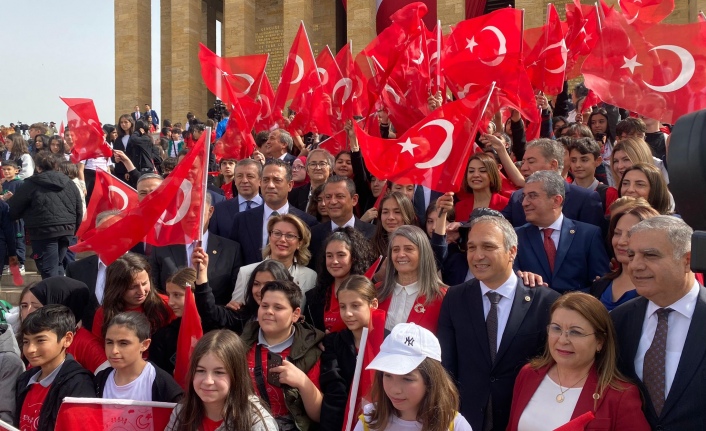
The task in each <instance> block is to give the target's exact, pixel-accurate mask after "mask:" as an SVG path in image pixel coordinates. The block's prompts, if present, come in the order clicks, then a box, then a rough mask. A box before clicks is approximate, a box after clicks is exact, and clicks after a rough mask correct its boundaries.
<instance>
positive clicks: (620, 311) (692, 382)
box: [610, 286, 706, 431]
mask: <svg viewBox="0 0 706 431" xmlns="http://www.w3.org/2000/svg"><path fill="white" fill-rule="evenodd" d="M648 302H649V301H648V300H647V298H644V297H641V296H638V297H637V298H635V299H633V300H630V301H628V302H626V303H625V304H622V305H619V306H618V307H616V308H615V309H614V310H613V311H612V312H611V313H610V317H611V318H612V319H613V323H614V324H615V332H616V335H617V339H616V342H617V344H618V347H619V350H618V369H619V370H620V372H622V373H623V375H624V376H625V377H627V378H628V379H630V380H631V381H633V382H635V383H636V384H637V386H638V387H639V388H640V392H642V397H643V399H644V400H645V401H644V403H643V406H642V410H643V411H644V413H645V417H646V418H647V422H649V424H650V427H652V429H654V430H665V431H667V430H675V431H677V430H679V431H681V430H704V429H706V409H705V408H704V406H705V405H706V404H705V400H706V389H704V388H706V343H704V327H706V289H704V287H703V286H699V297H698V299H697V300H696V307H694V314H693V315H692V316H691V324H690V325H689V331H688V332H687V333H686V341H685V342H684V349H683V350H682V351H681V358H680V359H679V366H678V367H677V372H676V374H675V375H674V381H673V382H672V387H671V388H670V389H669V394H667V399H666V400H665V402H664V407H663V408H662V413H661V414H660V415H659V416H657V413H656V411H655V408H654V405H653V404H652V400H651V399H650V394H649V392H648V391H647V389H646V388H645V385H644V384H643V383H642V381H641V380H640V379H639V378H638V377H637V374H636V373H635V355H636V354H637V348H638V346H639V344H640V337H641V336H642V325H643V323H644V320H645V313H646V312H647V303H648Z"/></svg>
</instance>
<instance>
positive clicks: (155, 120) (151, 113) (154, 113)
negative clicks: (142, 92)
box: [144, 103, 159, 129]
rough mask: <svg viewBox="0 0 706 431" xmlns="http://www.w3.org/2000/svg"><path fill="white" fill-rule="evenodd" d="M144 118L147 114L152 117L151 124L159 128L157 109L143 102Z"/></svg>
mask: <svg viewBox="0 0 706 431" xmlns="http://www.w3.org/2000/svg"><path fill="white" fill-rule="evenodd" d="M144 115H145V119H147V116H148V115H149V116H150V117H152V125H153V126H154V127H156V128H157V129H159V116H157V111H155V110H154V109H152V107H151V106H150V104H149V103H145V114H144Z"/></svg>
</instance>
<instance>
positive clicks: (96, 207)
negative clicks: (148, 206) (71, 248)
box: [76, 169, 137, 240]
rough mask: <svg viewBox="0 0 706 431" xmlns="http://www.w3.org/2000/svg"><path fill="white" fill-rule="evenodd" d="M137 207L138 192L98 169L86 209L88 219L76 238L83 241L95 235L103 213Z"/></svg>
mask: <svg viewBox="0 0 706 431" xmlns="http://www.w3.org/2000/svg"><path fill="white" fill-rule="evenodd" d="M136 206H137V191H136V190H135V189H133V188H132V187H130V186H128V185H127V184H125V183H124V182H123V181H120V180H119V179H117V178H115V177H114V176H113V175H111V174H110V173H108V172H106V171H104V170H102V169H96V183H95V187H94V188H93V194H92V195H91V200H90V201H89V202H88V207H86V219H85V220H84V221H83V223H81V227H79V229H78V231H76V236H77V237H78V238H79V239H80V240H83V239H85V238H88V237H89V236H91V235H92V234H93V232H91V231H92V230H93V229H94V228H95V227H96V217H97V216H98V214H100V213H102V212H103V211H109V210H118V211H130V210H131V209H133V208H135V207H136Z"/></svg>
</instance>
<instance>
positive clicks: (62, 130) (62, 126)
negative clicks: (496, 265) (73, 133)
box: [59, 120, 65, 138]
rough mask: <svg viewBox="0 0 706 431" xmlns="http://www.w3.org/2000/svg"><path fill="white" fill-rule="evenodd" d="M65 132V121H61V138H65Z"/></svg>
mask: <svg viewBox="0 0 706 431" xmlns="http://www.w3.org/2000/svg"><path fill="white" fill-rule="evenodd" d="M64 130H65V128H64V120H61V124H60V125H59V136H61V137H62V138H63V137H64Z"/></svg>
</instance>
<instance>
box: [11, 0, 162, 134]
mask: <svg viewBox="0 0 706 431" xmlns="http://www.w3.org/2000/svg"><path fill="white" fill-rule="evenodd" d="M118 1H119V0H118ZM146 1H149V0H146ZM0 3H1V4H2V18H3V19H2V25H0V45H1V46H2V56H1V57H0V58H1V60H0V64H1V65H2V71H1V72H0V125H5V126H7V125H9V124H10V122H14V123H17V122H18V121H22V122H23V123H30V124H31V123H34V122H38V121H43V122H49V121H55V122H56V124H57V127H58V125H59V124H60V123H61V121H62V120H65V119H66V105H65V104H64V102H62V101H61V99H59V97H60V96H61V97H86V98H89V99H93V101H94V103H95V105H96V109H97V111H98V116H99V117H100V120H101V122H103V123H114V122H115V32H114V22H113V10H114V8H113V1H110V0H0ZM152 21H153V24H152V52H153V55H152V71H153V72H152V93H153V94H152V107H153V108H154V109H156V110H157V112H158V113H159V112H160V108H161V106H160V92H159V79H158V76H157V72H158V71H159V66H160V64H159V60H160V56H159V0H152Z"/></svg>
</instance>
